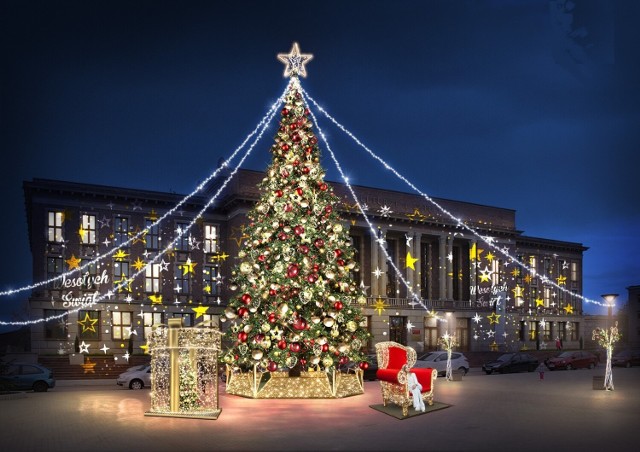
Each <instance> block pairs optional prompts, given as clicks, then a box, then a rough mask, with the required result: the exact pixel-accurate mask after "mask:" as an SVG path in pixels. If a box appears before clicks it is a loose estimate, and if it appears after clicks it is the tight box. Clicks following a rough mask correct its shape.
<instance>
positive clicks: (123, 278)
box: [113, 261, 133, 293]
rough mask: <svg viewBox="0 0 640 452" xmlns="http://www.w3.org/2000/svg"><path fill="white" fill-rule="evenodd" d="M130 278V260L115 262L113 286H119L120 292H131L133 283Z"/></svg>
mask: <svg viewBox="0 0 640 452" xmlns="http://www.w3.org/2000/svg"><path fill="white" fill-rule="evenodd" d="M132 282H133V281H132V280H131V279H129V262H126V261H122V262H115V263H114V264H113V286H114V288H116V287H117V288H118V289H117V290H118V293H120V292H131V291H132V290H131V283H132Z"/></svg>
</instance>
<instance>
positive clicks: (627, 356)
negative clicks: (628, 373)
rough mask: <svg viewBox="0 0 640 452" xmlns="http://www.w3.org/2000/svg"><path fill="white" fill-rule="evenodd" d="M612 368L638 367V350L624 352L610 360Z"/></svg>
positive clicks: (639, 362) (639, 355) (639, 359)
mask: <svg viewBox="0 0 640 452" xmlns="http://www.w3.org/2000/svg"><path fill="white" fill-rule="evenodd" d="M611 365H612V366H622V367H631V366H640V350H624V351H621V352H620V353H617V354H616V355H615V356H613V357H612V358H611Z"/></svg>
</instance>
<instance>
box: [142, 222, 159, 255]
mask: <svg viewBox="0 0 640 452" xmlns="http://www.w3.org/2000/svg"><path fill="white" fill-rule="evenodd" d="M153 223H154V221H153V220H151V219H149V218H147V219H146V220H145V224H146V229H147V231H148V232H147V234H146V235H145V236H144V246H145V248H146V249H148V250H157V249H160V226H159V225H157V224H156V225H153Z"/></svg>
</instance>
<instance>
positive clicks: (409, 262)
mask: <svg viewBox="0 0 640 452" xmlns="http://www.w3.org/2000/svg"><path fill="white" fill-rule="evenodd" d="M417 261H418V259H417V258H415V257H412V256H411V252H409V251H407V265H406V268H410V269H411V270H415V269H416V267H415V265H414V264H415V263H416V262H417Z"/></svg>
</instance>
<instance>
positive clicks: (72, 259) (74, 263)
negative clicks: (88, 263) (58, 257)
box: [65, 254, 82, 270]
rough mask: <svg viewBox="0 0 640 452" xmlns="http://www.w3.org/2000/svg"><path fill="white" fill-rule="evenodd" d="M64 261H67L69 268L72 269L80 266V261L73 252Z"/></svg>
mask: <svg viewBox="0 0 640 452" xmlns="http://www.w3.org/2000/svg"><path fill="white" fill-rule="evenodd" d="M65 262H66V263H67V265H69V270H73V269H74V268H78V267H80V262H82V261H81V260H80V259H78V258H77V257H76V256H75V254H72V255H71V257H70V258H69V259H67V260H66V261H65Z"/></svg>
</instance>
